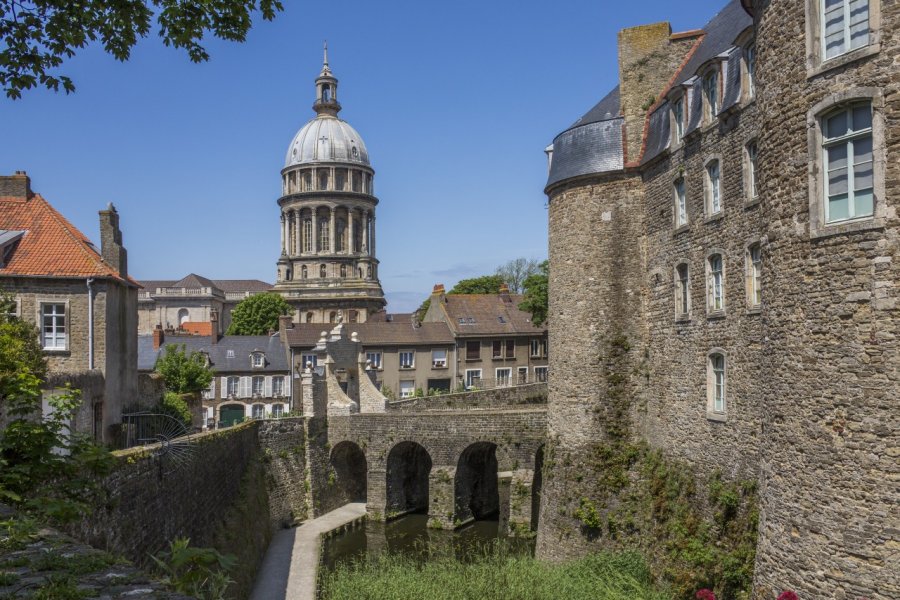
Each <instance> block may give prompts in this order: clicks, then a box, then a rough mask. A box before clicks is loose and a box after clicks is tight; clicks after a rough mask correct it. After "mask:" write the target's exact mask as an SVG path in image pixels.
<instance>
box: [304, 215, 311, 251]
mask: <svg viewBox="0 0 900 600" xmlns="http://www.w3.org/2000/svg"><path fill="white" fill-rule="evenodd" d="M312 231H313V222H312V219H303V251H304V252H312V242H313V234H312Z"/></svg>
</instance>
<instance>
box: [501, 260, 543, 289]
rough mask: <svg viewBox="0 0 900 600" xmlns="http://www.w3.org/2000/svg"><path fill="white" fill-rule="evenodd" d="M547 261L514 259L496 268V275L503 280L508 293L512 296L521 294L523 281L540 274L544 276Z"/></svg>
mask: <svg viewBox="0 0 900 600" xmlns="http://www.w3.org/2000/svg"><path fill="white" fill-rule="evenodd" d="M546 265H547V261H546V260H545V261H544V262H542V263H539V262H538V261H536V260H534V259H527V258H515V259H513V260H511V261H509V262H507V263H505V264H502V265H500V266H499V267H497V271H496V274H497V275H499V276H500V277H502V278H503V281H505V282H506V285H508V286H509V291H510V292H512V293H513V294H521V293H522V292H523V291H524V287H523V286H524V284H525V281H526V280H527V279H528V278H529V277H531V276H533V275H538V274H540V273H544V274H546V271H547V266H546Z"/></svg>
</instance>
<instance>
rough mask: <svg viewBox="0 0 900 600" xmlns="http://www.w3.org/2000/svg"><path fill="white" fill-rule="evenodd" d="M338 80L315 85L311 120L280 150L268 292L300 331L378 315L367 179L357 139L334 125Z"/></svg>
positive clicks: (370, 174)
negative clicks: (277, 233)
mask: <svg viewBox="0 0 900 600" xmlns="http://www.w3.org/2000/svg"><path fill="white" fill-rule="evenodd" d="M337 91H338V80H337V78H336V77H335V76H334V75H333V74H332V72H331V68H330V67H329V66H328V47H327V46H326V47H325V60H324V64H323V66H322V72H321V73H319V76H318V77H317V78H316V101H315V103H313V106H312V107H313V110H315V111H316V116H315V118H313V119H312V120H310V121H309V122H308V123H307V124H306V125H304V126H303V128H302V129H300V131H298V132H297V135H295V136H294V139H293V140H292V141H291V145H290V146H289V147H288V151H287V157H286V159H285V164H284V169H282V170H281V186H282V196H281V198H279V199H278V205H279V206H280V207H281V257H280V258H279V259H278V277H277V281H276V283H275V291H277V292H279V293H280V294H281V295H282V296H284V298H285V300H287V301H288V302H289V303H290V304H291V305H292V306H294V307H295V308H296V309H297V310H296V312H295V314H294V319H295V321H297V322H300V323H328V322H334V321H335V320H336V319H337V317H338V316H339V315H342V316H343V319H344V321H346V322H351V323H353V322H364V321H366V320H367V318H368V317H369V315H371V314H372V313H374V312H378V311H380V310H382V309H383V308H384V305H385V299H384V292H383V291H382V289H381V283H380V282H379V281H378V260H377V259H376V258H375V206H376V205H377V204H378V199H377V198H376V197H375V195H374V190H373V179H374V175H375V171H374V170H373V169H372V166H371V165H370V163H369V153H368V152H367V151H366V145H365V144H364V143H363V140H362V138H361V137H360V136H359V134H358V133H357V132H356V130H355V129H353V127H351V126H350V125H349V124H348V123H347V122H346V121H343V120H342V119H339V118H338V116H337V115H338V113H339V112H340V110H341V105H340V103H339V102H338V94H337Z"/></svg>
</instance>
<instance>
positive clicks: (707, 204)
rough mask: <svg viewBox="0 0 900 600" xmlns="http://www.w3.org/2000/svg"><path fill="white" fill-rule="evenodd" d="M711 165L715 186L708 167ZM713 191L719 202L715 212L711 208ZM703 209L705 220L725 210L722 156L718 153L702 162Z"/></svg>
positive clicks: (716, 216) (718, 215)
mask: <svg viewBox="0 0 900 600" xmlns="http://www.w3.org/2000/svg"><path fill="white" fill-rule="evenodd" d="M713 166H715V169H716V179H715V187H714V186H713V179H712V176H711V175H710V169H711V167H713ZM714 191H715V192H716V194H717V200H718V204H719V209H718V210H717V211H715V212H714V211H713V210H712V209H713V199H714V196H713V192H714ZM703 211H704V214H705V215H706V219H707V220H711V219H717V218H719V217H721V216H722V214H723V213H724V212H725V199H724V198H723V194H722V157H721V156H719V155H714V156H710V157H709V158H707V159H706V161H705V162H704V163H703Z"/></svg>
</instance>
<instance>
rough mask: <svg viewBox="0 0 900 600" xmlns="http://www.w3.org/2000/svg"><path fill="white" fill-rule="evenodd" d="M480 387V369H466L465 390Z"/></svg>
mask: <svg viewBox="0 0 900 600" xmlns="http://www.w3.org/2000/svg"><path fill="white" fill-rule="evenodd" d="M480 387H481V369H466V389H467V390H473V389H477V388H480Z"/></svg>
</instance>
